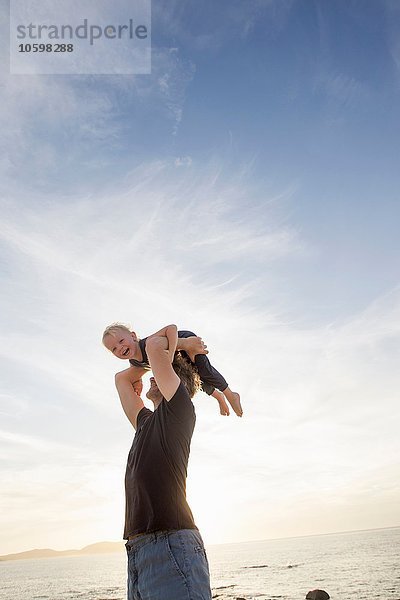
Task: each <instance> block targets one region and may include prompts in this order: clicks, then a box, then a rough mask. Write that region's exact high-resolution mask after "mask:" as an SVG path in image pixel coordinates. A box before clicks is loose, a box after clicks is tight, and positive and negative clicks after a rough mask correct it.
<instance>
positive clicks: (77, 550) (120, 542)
mask: <svg viewBox="0 0 400 600" xmlns="http://www.w3.org/2000/svg"><path fill="white" fill-rule="evenodd" d="M399 528H400V525H388V526H386V527H368V528H366V529H347V530H340V531H329V532H325V533H310V534H302V535H290V536H281V537H271V538H262V539H255V540H244V541H232V542H217V543H207V542H206V541H205V545H206V546H207V548H213V547H220V546H231V545H245V544H257V543H263V542H273V541H279V540H296V539H302V538H313V537H323V536H333V535H346V534H350V533H367V532H373V531H385V530H388V529H399ZM106 544H108V545H110V546H111V545H115V546H118V545H120V546H121V550H117V549H116V550H111V551H107V550H106V549H105V550H104V551H101V550H100V549H99V547H100V546H102V545H106ZM91 547H93V550H94V552H93V554H99V553H101V554H109V553H114V552H125V540H123V539H120V540H111V541H110V540H102V541H100V542H92V543H90V544H87V545H85V546H83V547H82V548H66V549H62V550H56V549H54V548H45V547H42V548H30V549H28V550H21V551H19V552H9V553H7V554H0V561H6V560H29V559H30V558H34V559H36V558H43V559H45V558H61V557H62V555H65V554H64V553H72V552H74V553H76V554H75V555H74V554H69V556H79V555H81V553H82V554H84V555H87V556H88V555H90V553H89V551H88V549H89V548H91ZM96 547H98V548H96ZM41 551H51V552H54V553H59V554H60V556H56V555H53V556H52V555H50V556H42V557H27V558H24V557H21V558H20V559H7V557H8V556H17V555H19V554H26V553H29V552H41Z"/></svg>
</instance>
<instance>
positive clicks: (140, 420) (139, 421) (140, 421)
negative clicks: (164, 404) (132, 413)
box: [136, 406, 154, 431]
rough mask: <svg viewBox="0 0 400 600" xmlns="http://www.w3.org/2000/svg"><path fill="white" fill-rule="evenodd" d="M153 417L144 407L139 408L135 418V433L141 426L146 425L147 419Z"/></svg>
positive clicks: (152, 413) (151, 412)
mask: <svg viewBox="0 0 400 600" xmlns="http://www.w3.org/2000/svg"><path fill="white" fill-rule="evenodd" d="M153 415H154V412H153V411H152V410H150V409H149V408H147V407H146V406H144V407H143V408H141V409H140V411H139V412H138V415H137V417H136V425H137V429H136V431H139V429H140V428H141V427H143V425H144V424H145V423H146V421H148V419H149V418H151V417H152V416H153Z"/></svg>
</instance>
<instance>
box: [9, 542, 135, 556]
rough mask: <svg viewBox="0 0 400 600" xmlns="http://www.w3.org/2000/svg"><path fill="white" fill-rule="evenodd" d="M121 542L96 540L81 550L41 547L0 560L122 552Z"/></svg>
mask: <svg viewBox="0 0 400 600" xmlns="http://www.w3.org/2000/svg"><path fill="white" fill-rule="evenodd" d="M123 551H124V543H123V542H98V543H97V544H90V545H89V546H85V547H84V548H82V549H81V550H51V549H50V548H41V549H36V550H27V551H26V552H18V553H17V554H5V555H4V556H0V560H23V559H27V558H55V557H59V556H82V555H85V556H86V555H89V554H111V553H114V552H123Z"/></svg>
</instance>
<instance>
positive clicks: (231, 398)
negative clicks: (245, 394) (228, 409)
mask: <svg viewBox="0 0 400 600" xmlns="http://www.w3.org/2000/svg"><path fill="white" fill-rule="evenodd" d="M224 394H225V397H226V399H227V400H228V402H229V404H230V405H231V406H232V408H233V410H234V412H235V413H236V414H237V416H238V417H241V416H242V415H243V409H242V405H241V404H240V396H239V394H238V393H237V392H232V390H231V389H229V388H226V390H224Z"/></svg>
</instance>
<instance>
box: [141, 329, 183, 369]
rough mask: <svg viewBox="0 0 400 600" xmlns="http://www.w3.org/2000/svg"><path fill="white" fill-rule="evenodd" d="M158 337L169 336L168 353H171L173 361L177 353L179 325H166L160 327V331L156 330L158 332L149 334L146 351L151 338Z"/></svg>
mask: <svg viewBox="0 0 400 600" xmlns="http://www.w3.org/2000/svg"><path fill="white" fill-rule="evenodd" d="M157 337H166V338H167V340H168V353H169V357H170V361H171V362H172V361H173V360H174V355H175V352H176V349H177V348H176V346H177V343H178V328H177V326H176V325H166V326H165V327H163V328H162V329H160V331H156V333H153V334H152V335H149V336H148V338H147V340H146V352H147V348H148V343H149V340H150V339H151V338H157Z"/></svg>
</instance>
